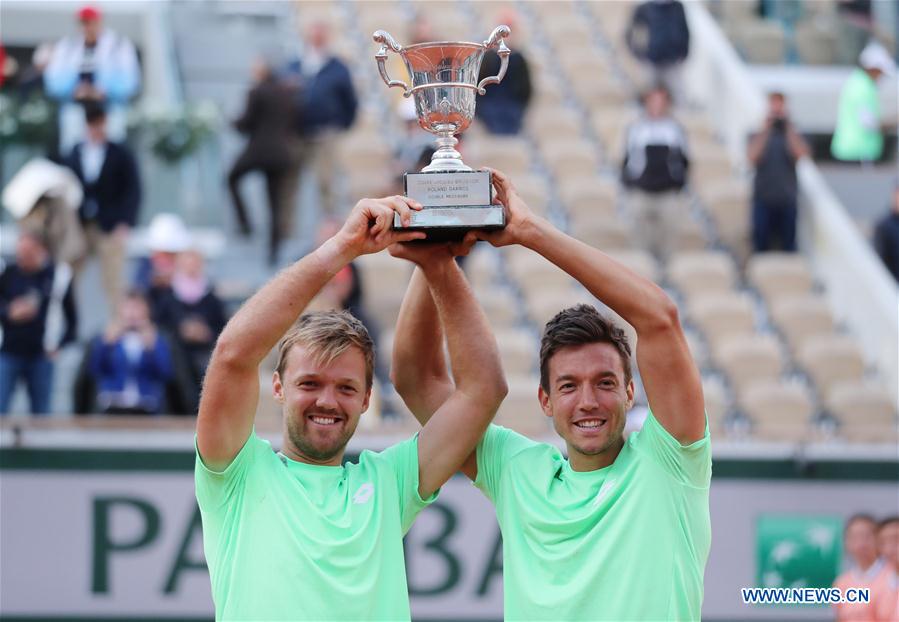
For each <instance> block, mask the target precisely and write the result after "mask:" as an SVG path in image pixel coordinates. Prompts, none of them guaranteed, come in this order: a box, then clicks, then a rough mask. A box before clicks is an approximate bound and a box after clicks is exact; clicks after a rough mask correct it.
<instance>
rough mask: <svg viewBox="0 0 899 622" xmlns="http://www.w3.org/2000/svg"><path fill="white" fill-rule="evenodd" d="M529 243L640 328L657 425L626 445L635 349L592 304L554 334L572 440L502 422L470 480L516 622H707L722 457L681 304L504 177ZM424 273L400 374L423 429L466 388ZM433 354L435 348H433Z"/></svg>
mask: <svg viewBox="0 0 899 622" xmlns="http://www.w3.org/2000/svg"><path fill="white" fill-rule="evenodd" d="M493 179H494V185H495V186H496V190H497V198H498V199H499V201H500V202H501V203H503V204H504V205H505V208H506V211H507V214H506V220H507V223H508V224H507V226H506V228H505V229H504V230H502V231H497V232H490V233H486V232H480V233H478V234H477V235H478V237H480V238H482V239H485V240H488V241H489V242H491V243H492V244H494V245H495V246H505V245H507V244H520V245H523V246H525V247H527V248H529V249H531V250H533V251H535V252H537V253H539V254H541V255H543V256H544V257H546V259H548V260H549V261H551V262H553V263H554V264H556V265H557V266H558V267H559V268H560V269H562V270H564V271H565V272H567V273H568V274H570V275H571V276H572V277H574V278H575V279H577V280H578V281H580V283H581V284H582V285H584V287H586V288H587V289H588V290H589V291H590V292H591V293H592V294H593V295H594V296H595V297H596V298H598V299H600V300H602V301H603V302H604V303H605V304H607V305H608V306H609V307H610V308H611V309H613V310H614V311H615V312H617V313H618V314H620V315H621V316H622V317H623V318H624V319H625V320H626V321H627V322H629V323H630V324H631V325H632V326H633V327H634V328H635V329H636V332H637V337H638V341H639V347H638V348H637V351H636V358H637V365H638V367H639V370H640V373H641V376H642V380H643V385H644V388H645V389H646V394H647V397H648V399H649V406H650V409H651V412H650V414H649V415H648V416H647V417H646V422H645V424H644V425H643V429H642V430H640V431H639V432H636V433H634V434H632V435H631V436H630V437H628V439H627V441H625V440H624V437H623V432H624V424H625V415H626V413H627V411H628V410H629V409H630V408H631V406H633V400H634V383H633V380H632V378H631V367H630V360H631V346H630V344H628V341H627V338H626V336H625V333H624V331H623V330H622V329H621V328H619V327H616V326H615V325H614V324H613V323H612V322H610V321H609V320H607V319H606V318H604V317H603V316H602V315H600V314H599V313H598V312H597V311H596V309H594V308H593V307H591V306H588V305H578V306H576V307H572V308H568V309H565V310H563V311H562V312H560V313H559V314H558V315H556V316H555V317H554V318H553V319H552V320H550V322H549V323H548V324H547V325H546V328H545V330H544V334H543V339H542V343H541V347H540V386H539V388H538V389H537V396H538V399H539V401H540V406H541V407H542V409H543V412H544V413H545V414H546V416H547V417H550V418H552V423H553V426H554V428H555V430H556V432H557V433H558V434H559V436H561V437H562V439H563V440H564V441H565V446H566V448H567V458H566V456H565V455H563V454H562V452H560V451H559V450H558V449H557V448H556V447H554V446H552V445H548V444H545V443H538V442H534V441H532V440H530V439H528V438H525V437H524V436H521V435H520V434H517V433H515V432H513V431H511V430H508V429H506V428H503V427H500V426H495V425H491V426H490V427H489V428H488V430H487V432H486V433H485V435H484V438H483V439H482V440H481V442H480V443H479V444H478V447H477V450H476V451H475V452H473V453H472V454H471V455H470V456H469V457H468V460H467V461H466V462H465V464H464V465H463V468H462V471H463V472H464V473H465V474H466V475H467V476H468V477H469V478H471V479H472V480H473V481H474V483H475V485H476V486H477V487H478V488H480V489H481V490H482V491H483V492H484V494H485V495H486V496H487V497H488V498H489V499H490V500H491V501H493V503H494V504H495V505H496V513H497V519H498V521H499V525H500V529H501V531H502V535H503V573H504V594H505V619H506V620H698V619H699V618H700V613H701V606H702V594H703V571H704V568H705V563H706V560H707V558H708V553H709V546H710V542H711V528H710V520H709V484H710V478H711V449H710V441H709V433H708V426H707V425H706V419H705V413H704V409H703V397H702V385H701V381H700V375H699V371H698V370H697V368H696V365H695V364H694V362H693V359H692V358H691V356H690V352H689V349H688V347H687V342H686V340H685V338H684V335H683V331H682V329H681V326H680V322H679V320H678V315H677V308H676V307H675V305H674V303H673V302H672V301H671V299H670V298H669V297H668V296H667V295H666V294H665V293H664V292H663V291H662V290H661V289H660V288H659V287H658V286H656V285H655V284H654V283H652V282H650V281H648V280H646V279H645V278H643V277H641V276H639V275H638V274H636V273H634V272H633V271H631V270H629V269H628V268H626V267H624V266H622V265H621V264H619V263H617V262H615V261H614V260H612V259H611V258H610V257H608V256H607V255H605V254H604V253H602V252H601V251H599V250H597V249H595V248H592V247H590V246H587V245H586V244H583V243H581V242H579V241H577V240H574V239H572V238H571V237H569V236H567V235H565V234H564V233H562V232H560V231H558V230H557V229H556V228H554V227H553V226H552V225H551V224H550V223H549V222H548V221H546V220H544V219H542V218H538V217H536V216H535V215H534V214H533V213H532V212H531V211H530V209H529V208H528V206H527V205H526V204H525V203H524V201H522V199H521V197H519V196H518V194H517V193H516V192H515V190H514V188H513V187H512V184H511V183H510V181H509V180H508V178H506V176H505V175H503V174H502V173H499V172H498V171H493ZM438 317H439V316H438V313H437V312H436V309H435V306H434V301H433V299H432V298H431V297H430V296H429V294H428V290H427V288H426V287H425V283H424V280H423V278H422V277H421V276H420V275H418V276H417V277H416V278H414V279H413V281H412V283H411V285H410V288H409V291H408V292H407V293H406V299H405V300H404V302H403V307H402V309H401V311H400V319H399V320H398V323H397V331H396V334H397V341H396V343H395V344H394V361H393V363H394V376H395V382H396V385H397V389H398V390H399V392H400V394H401V395H402V396H403V399H404V400H405V401H406V404H407V405H408V406H409V408H410V409H411V410H412V412H413V413H414V414H415V415H416V417H417V418H418V419H419V421H421V422H422V423H423V424H425V425H427V422H428V421H429V419H430V416H431V413H433V412H434V411H436V410H437V409H438V408H440V407H441V405H442V404H443V403H444V402H445V400H446V399H447V398H448V397H449V396H450V395H452V393H453V391H454V390H455V388H454V384H453V381H452V379H451V378H450V376H449V373H448V371H447V369H446V366H445V364H444V363H443V360H442V357H441V356H440V347H439V345H434V344H440V341H441V331H442V330H444V329H445V328H446V327H445V326H443V327H441V322H440V321H439V319H438ZM428 344H431V345H428Z"/></svg>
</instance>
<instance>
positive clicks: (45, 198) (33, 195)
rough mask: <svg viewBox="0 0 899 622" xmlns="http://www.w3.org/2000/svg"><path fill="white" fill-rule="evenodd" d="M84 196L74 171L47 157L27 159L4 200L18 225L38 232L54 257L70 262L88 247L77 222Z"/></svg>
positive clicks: (5, 190) (57, 259)
mask: <svg viewBox="0 0 899 622" xmlns="http://www.w3.org/2000/svg"><path fill="white" fill-rule="evenodd" d="M82 198H83V193H82V191H81V183H80V182H79V181H78V178H77V177H76V176H75V174H74V173H73V172H72V171H71V170H69V169H68V168H67V167H65V166H60V165H58V164H55V163H53V162H51V161H50V160H47V159H45V158H35V159H33V160H31V161H29V162H27V163H26V164H25V165H24V166H23V167H22V168H20V169H19V171H18V172H17V173H16V174H15V175H14V176H13V178H12V179H11V180H10V181H9V183H8V184H7V185H6V188H4V189H3V204H4V206H5V207H6V209H7V210H8V211H9V213H10V214H12V215H13V216H14V217H15V218H16V221H17V222H16V224H17V226H18V227H19V228H20V229H22V228H26V229H31V230H34V231H37V232H39V233H40V234H41V235H42V236H43V238H44V239H45V240H46V242H47V250H49V251H50V255H51V256H52V257H53V258H54V260H56V261H61V262H65V263H68V264H72V263H74V262H75V261H77V260H78V259H80V258H81V257H83V256H84V253H85V251H86V248H87V246H86V241H85V238H84V231H83V230H82V228H81V225H80V223H79V222H78V207H79V206H80V205H81V200H82Z"/></svg>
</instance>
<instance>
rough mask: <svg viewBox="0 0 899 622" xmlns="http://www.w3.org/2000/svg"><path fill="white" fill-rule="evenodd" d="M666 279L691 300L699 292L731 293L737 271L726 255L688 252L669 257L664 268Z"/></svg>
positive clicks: (721, 253)
mask: <svg viewBox="0 0 899 622" xmlns="http://www.w3.org/2000/svg"><path fill="white" fill-rule="evenodd" d="M668 280H669V281H671V284H672V285H674V286H675V287H676V288H677V289H678V290H680V291H681V292H682V293H683V294H684V295H685V296H687V298H691V297H693V296H695V295H697V294H702V293H709V292H728V291H733V289H734V286H735V285H736V282H737V269H736V266H735V265H734V261H733V259H731V257H730V256H729V255H728V254H727V253H723V252H721V251H688V252H682V253H677V254H676V255H674V256H673V257H672V259H671V261H670V262H669V265H668Z"/></svg>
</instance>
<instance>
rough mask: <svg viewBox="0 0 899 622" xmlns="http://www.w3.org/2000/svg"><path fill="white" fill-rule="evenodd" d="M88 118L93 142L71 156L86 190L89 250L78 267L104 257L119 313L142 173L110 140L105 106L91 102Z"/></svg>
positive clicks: (83, 213)
mask: <svg viewBox="0 0 899 622" xmlns="http://www.w3.org/2000/svg"><path fill="white" fill-rule="evenodd" d="M85 117H86V119H87V140H85V141H83V142H81V143H78V144H77V145H76V146H75V148H74V149H73V150H72V153H71V154H69V156H68V157H67V158H66V160H65V165H66V166H68V167H69V168H70V169H72V171H74V172H75V175H76V176H77V177H78V180H79V181H80V182H81V185H82V188H83V189H84V198H83V200H82V203H81V208H80V211H79V215H80V218H81V223H82V225H83V227H84V233H85V236H86V238H87V246H88V251H87V254H86V255H85V256H84V257H83V258H82V259H81V260H80V261H77V262H75V269H76V271H78V270H80V269H81V268H83V267H84V264H85V263H86V261H87V259H88V258H89V257H90V256H91V255H94V254H96V255H99V258H100V267H101V270H102V274H103V289H104V291H105V293H106V301H107V303H108V304H109V306H110V311H111V313H113V314H114V313H115V311H116V309H117V308H118V305H119V302H120V301H121V299H122V294H123V291H124V281H123V268H124V264H125V250H126V245H127V242H128V235H129V232H130V231H131V228H132V227H134V225H135V223H136V222H137V214H138V210H139V208H140V201H141V185H140V176H139V174H138V170H137V162H136V161H135V159H134V155H133V154H132V153H131V150H130V149H128V147H127V146H126V145H124V144H122V143H115V142H111V141H109V140H108V139H107V136H106V112H105V111H104V110H103V108H102V107H101V106H99V105H91V106H87V107H85Z"/></svg>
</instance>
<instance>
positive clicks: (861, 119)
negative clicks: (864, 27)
mask: <svg viewBox="0 0 899 622" xmlns="http://www.w3.org/2000/svg"><path fill="white" fill-rule="evenodd" d="M858 64H859V66H858V67H856V68H855V69H854V70H853V71H852V73H851V74H850V75H849V78H848V79H847V80H846V83H845V84H844V85H843V89H842V91H840V105H839V109H838V111H837V125H836V128H834V132H833V140H832V141H831V143H830V152H831V155H833V157H834V158H836V159H837V160H843V161H849V162H873V161H874V160H877V159H878V158H880V155H881V153H882V152H883V134H882V132H881V127H880V123H881V121H880V95H879V93H878V91H877V81H878V80H879V79H880V78H881V76H883V75H886V76H888V77H892V76H893V75H895V73H896V63H895V62H893V59H892V58H891V57H890V53H889V52H887V50H886V48H884V47H883V46H882V45H881V44H879V43H877V42H875V41H872V42H871V43H869V44H868V45H866V46H865V49H864V50H862V52H861V54H860V55H859V59H858Z"/></svg>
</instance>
